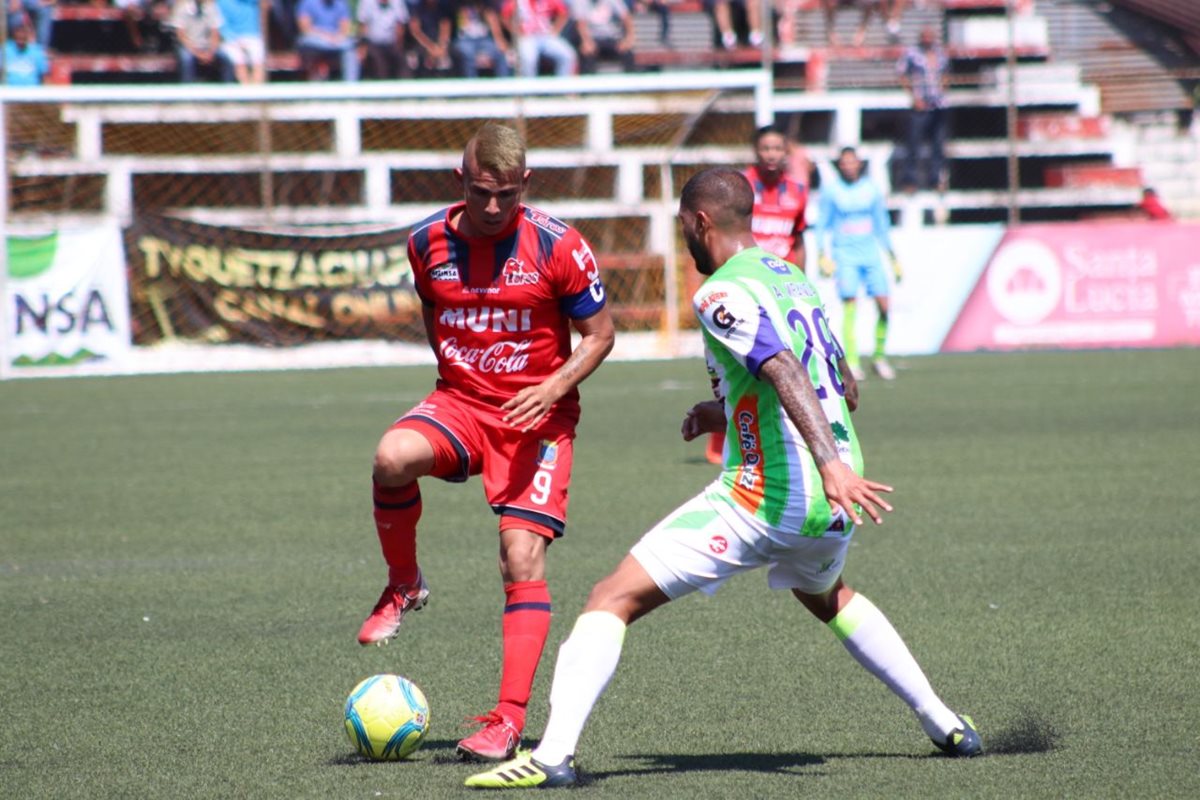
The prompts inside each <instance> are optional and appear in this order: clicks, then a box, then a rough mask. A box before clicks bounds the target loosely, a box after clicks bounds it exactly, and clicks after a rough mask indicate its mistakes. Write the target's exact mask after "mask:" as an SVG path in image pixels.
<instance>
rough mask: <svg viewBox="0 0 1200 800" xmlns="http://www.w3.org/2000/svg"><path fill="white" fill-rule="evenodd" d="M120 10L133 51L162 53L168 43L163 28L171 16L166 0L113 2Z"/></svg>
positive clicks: (119, 0)
mask: <svg viewBox="0 0 1200 800" xmlns="http://www.w3.org/2000/svg"><path fill="white" fill-rule="evenodd" d="M114 2H115V5H116V7H117V8H119V9H121V17H122V19H124V20H125V30H126V31H127V32H128V34H129V43H130V44H131V45H132V46H133V49H134V50H137V51H139V52H142V53H158V52H162V51H163V50H164V48H165V47H166V46H167V44H168V42H169V37H168V36H167V35H166V31H165V30H164V26H165V24H166V21H167V17H169V16H170V14H171V7H170V6H169V5H168V4H167V0H114Z"/></svg>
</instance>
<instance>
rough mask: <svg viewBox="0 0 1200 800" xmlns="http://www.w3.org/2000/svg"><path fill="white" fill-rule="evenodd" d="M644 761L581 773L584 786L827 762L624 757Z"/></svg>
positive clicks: (813, 758) (797, 757) (794, 757)
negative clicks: (672, 774)
mask: <svg viewBox="0 0 1200 800" xmlns="http://www.w3.org/2000/svg"><path fill="white" fill-rule="evenodd" d="M620 758H623V759H628V760H631V761H633V760H636V761H640V762H642V763H643V764H644V766H643V767H639V768H635V769H614V770H607V771H605V772H591V771H588V770H586V769H585V770H580V776H579V779H580V784H582V785H585V786H586V785H587V784H589V783H596V782H599V781H603V780H607V779H608V778H618V777H622V776H625V775H653V774H657V773H670V772H786V771H790V770H793V769H802V768H804V767H813V766H819V765H821V764H824V763H825V757H824V756H817V755H812V754H810V753H719V754H691V755H676V754H660V755H652V756H649V755H648V756H635V755H628V756H620Z"/></svg>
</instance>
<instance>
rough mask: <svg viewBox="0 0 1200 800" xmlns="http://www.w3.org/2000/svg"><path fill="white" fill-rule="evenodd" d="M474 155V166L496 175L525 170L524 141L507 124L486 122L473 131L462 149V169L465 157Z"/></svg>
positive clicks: (465, 164)
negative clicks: (472, 134)
mask: <svg viewBox="0 0 1200 800" xmlns="http://www.w3.org/2000/svg"><path fill="white" fill-rule="evenodd" d="M472 153H473V154H474V156H475V168H476V169H478V170H480V171H484V172H493V173H496V174H498V175H512V174H513V173H524V172H525V142H524V141H523V140H522V139H521V135H520V134H518V133H517V132H516V131H515V130H513V129H512V128H510V127H508V126H507V125H500V124H498V123H495V122H488V123H486V124H485V125H484V126H483V127H482V128H480V129H479V130H478V131H476V132H475V135H474V136H472V137H471V141H469V142H467V147H466V149H465V150H464V151H463V169H464V170H466V169H467V157H468V155H469V154H472Z"/></svg>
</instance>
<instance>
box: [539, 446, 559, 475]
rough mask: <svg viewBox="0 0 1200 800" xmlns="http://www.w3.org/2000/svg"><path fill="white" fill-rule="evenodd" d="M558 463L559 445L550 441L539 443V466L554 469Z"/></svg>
mask: <svg viewBox="0 0 1200 800" xmlns="http://www.w3.org/2000/svg"><path fill="white" fill-rule="evenodd" d="M557 463H558V443H557V442H552V441H551V440H549V439H542V440H541V441H540V442H538V466H539V467H546V468H549V469H554V465H555V464H557Z"/></svg>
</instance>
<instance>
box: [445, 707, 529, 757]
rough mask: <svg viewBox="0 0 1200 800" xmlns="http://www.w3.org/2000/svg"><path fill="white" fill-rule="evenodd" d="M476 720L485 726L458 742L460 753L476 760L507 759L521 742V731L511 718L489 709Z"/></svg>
mask: <svg viewBox="0 0 1200 800" xmlns="http://www.w3.org/2000/svg"><path fill="white" fill-rule="evenodd" d="M474 721H475V722H478V723H481V724H482V725H483V727H482V728H481V729H480V730H478V731H476V732H475V733H473V734H471V735H470V736H468V737H467V738H465V739H463V740H462V741H461V742H459V743H458V754H459V755H460V756H462V757H463V758H465V759H469V760H475V761H507V760H508V759H510V758H512V757H513V755H514V754H515V753H516V752H517V746H518V745H520V744H521V731H520V730H519V729H518V728H517V726H516V725H514V724H513V723H512V722H511V721H510V720H507V719H505V718H504V717H502V716H500V715H499V714H497V713H496V712H495V711H489V712H488V713H486V714H484V715H483V716H482V717H475V719H474Z"/></svg>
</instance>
